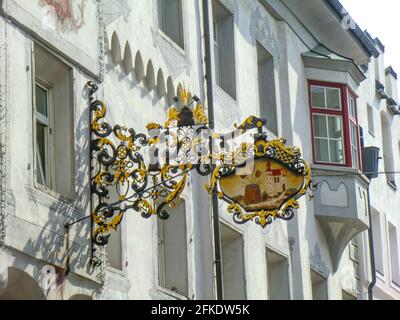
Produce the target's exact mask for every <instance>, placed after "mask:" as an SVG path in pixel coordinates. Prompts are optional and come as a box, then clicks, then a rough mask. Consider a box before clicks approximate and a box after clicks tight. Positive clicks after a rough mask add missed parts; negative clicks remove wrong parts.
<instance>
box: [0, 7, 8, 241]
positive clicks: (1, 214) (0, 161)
mask: <svg viewBox="0 0 400 320" xmlns="http://www.w3.org/2000/svg"><path fill="white" fill-rule="evenodd" d="M7 4H8V0H6V1H5V2H4V12H5V17H4V42H3V44H2V45H1V46H0V65H2V66H4V78H3V79H0V128H1V129H0V130H1V132H0V247H1V246H3V245H4V241H5V232H6V226H5V216H6V203H7V187H6V186H7V130H8V122H7V117H8V115H7V98H8V78H9V56H8V53H9V52H8V42H9V41H8V40H9V39H8V23H9V21H8V15H7Z"/></svg>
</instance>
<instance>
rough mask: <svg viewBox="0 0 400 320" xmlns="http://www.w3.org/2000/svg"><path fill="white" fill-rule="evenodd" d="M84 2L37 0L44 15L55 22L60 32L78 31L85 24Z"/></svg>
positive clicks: (77, 0)
mask: <svg viewBox="0 0 400 320" xmlns="http://www.w3.org/2000/svg"><path fill="white" fill-rule="evenodd" d="M85 4H86V0H39V5H40V6H42V7H45V9H46V11H45V14H46V15H47V16H48V17H50V19H51V20H55V21H56V28H57V30H59V31H61V32H67V31H71V30H78V29H80V28H81V27H82V26H83V25H84V23H85Z"/></svg>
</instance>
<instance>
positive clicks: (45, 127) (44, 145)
mask: <svg viewBox="0 0 400 320" xmlns="http://www.w3.org/2000/svg"><path fill="white" fill-rule="evenodd" d="M35 94H36V109H35V125H36V140H35V143H36V145H35V147H36V159H35V160H36V171H37V172H36V179H37V182H38V183H39V184H41V185H43V186H45V187H47V188H51V187H52V183H51V182H52V181H51V180H52V175H51V167H50V165H51V162H52V161H51V160H50V159H51V150H50V147H51V143H50V130H51V128H50V120H49V117H50V94H49V89H48V88H46V87H45V86H43V85H41V84H40V83H38V82H36V83H35Z"/></svg>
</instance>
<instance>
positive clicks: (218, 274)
mask: <svg viewBox="0 0 400 320" xmlns="http://www.w3.org/2000/svg"><path fill="white" fill-rule="evenodd" d="M203 28H204V30H203V33H204V43H205V58H204V63H205V69H206V70H205V71H206V87H207V105H208V119H209V127H210V130H213V129H214V128H215V123H214V89H213V77H212V71H213V70H212V64H211V48H212V46H211V32H210V30H211V28H210V5H209V1H208V0H203ZM210 144H211V139H210ZM210 150H212V149H211V145H210ZM212 168H213V171H214V169H215V165H212ZM211 201H212V222H213V235H214V267H215V278H216V279H215V285H216V298H217V300H223V282H222V259H221V235H220V228H219V211H218V210H219V208H218V195H217V192H216V191H214V192H213V193H212V199H211Z"/></svg>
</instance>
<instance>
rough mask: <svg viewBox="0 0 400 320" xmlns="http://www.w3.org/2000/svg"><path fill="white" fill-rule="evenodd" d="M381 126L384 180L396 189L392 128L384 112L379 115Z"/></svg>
mask: <svg viewBox="0 0 400 320" xmlns="http://www.w3.org/2000/svg"><path fill="white" fill-rule="evenodd" d="M381 126H382V146H383V160H384V165H385V172H386V179H387V181H388V183H389V185H391V186H392V187H394V188H396V180H395V175H394V171H395V169H394V160H393V149H392V142H393V140H392V126H391V123H390V121H389V119H388V117H387V116H386V114H385V112H382V113H381Z"/></svg>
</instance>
